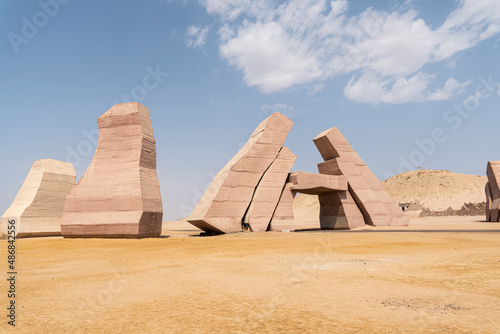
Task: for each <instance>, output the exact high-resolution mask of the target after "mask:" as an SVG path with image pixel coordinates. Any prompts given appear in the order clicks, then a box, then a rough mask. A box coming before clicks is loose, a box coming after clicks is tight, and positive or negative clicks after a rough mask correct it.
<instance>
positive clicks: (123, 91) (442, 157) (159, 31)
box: [0, 0, 500, 220]
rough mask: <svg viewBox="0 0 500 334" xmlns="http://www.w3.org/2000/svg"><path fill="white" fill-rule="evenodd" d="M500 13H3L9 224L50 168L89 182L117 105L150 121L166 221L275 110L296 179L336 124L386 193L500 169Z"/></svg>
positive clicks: (479, 4) (217, 0)
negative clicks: (16, 203)
mask: <svg viewBox="0 0 500 334" xmlns="http://www.w3.org/2000/svg"><path fill="white" fill-rule="evenodd" d="M499 59H500V1H498V0H460V1H458V0H441V1H432V0H413V1H405V0H387V1H385V0H383V1H367V0H365V1H364V0H357V1H347V0H336V1H323V0H290V1H272V0H268V1H263V0H184V1H183V0H141V1H139V0H136V1H135V0H127V1H123V0H107V1H96V0H85V1H84V0H40V1H14V0H0V101H1V107H0V110H1V112H0V115H1V116H0V124H1V125H2V137H3V140H2V143H1V145H0V159H1V163H0V168H1V169H0V185H1V188H0V211H2V212H4V211H5V210H6V209H7V208H8V207H9V206H10V204H11V203H12V201H13V199H14V197H15V195H16V193H17V191H18V190H19V188H20V187H21V185H22V183H23V181H24V179H25V177H26V175H27V173H28V171H29V169H30V167H31V164H32V163H33V162H34V161H35V160H37V159H48V158H50V159H57V160H62V161H68V162H71V163H72V164H73V165H74V167H75V170H76V173H77V180H78V179H79V178H80V177H81V176H82V175H83V174H84V173H85V170H86V169H87V167H88V166H89V164H90V161H91V160H92V156H93V154H94V151H95V148H96V144H97V118H98V117H99V116H100V115H102V114H103V113H105V112H106V111H107V110H108V109H109V108H111V107H112V106H113V105H114V104H115V103H121V102H131V101H137V102H140V103H142V104H144V105H145V106H146V107H148V108H149V111H150V114H151V120H152V125H153V130H154V134H155V138H156V146H157V171H158V178H159V182H160V187H161V193H162V200H163V209H164V220H173V219H178V218H182V217H185V216H187V215H189V213H190V212H191V210H192V209H193V208H194V206H195V205H196V204H197V202H198V200H199V199H200V198H201V195H202V194H203V193H204V191H205V189H206V188H207V187H208V185H209V184H210V182H211V180H212V178H213V177H214V176H215V174H216V173H217V172H218V171H219V170H220V169H221V168H222V167H223V166H224V165H225V164H226V163H227V162H228V161H229V160H230V159H231V157H232V156H233V155H234V154H235V153H236V152H237V151H238V150H239V149H240V148H241V147H242V145H243V144H244V143H245V142H246V140H247V139H248V137H249V136H250V135H251V133H252V132H253V130H254V129H255V127H256V126H257V125H258V124H259V123H260V122H261V121H262V120H263V119H264V118H266V117H267V116H269V115H271V114H272V113H273V112H281V113H283V114H284V115H286V116H288V117H289V118H290V119H292V120H293V121H294V127H293V129H292V131H291V132H290V134H289V136H288V138H287V141H286V143H285V145H286V146H287V147H288V148H290V150H291V151H292V152H293V153H294V154H295V155H297V161H296V163H295V165H294V167H293V168H292V170H293V171H298V170H301V171H306V172H317V167H316V165H317V164H318V163H320V162H321V161H322V159H321V155H320V154H319V152H318V151H317V149H316V147H315V146H314V144H313V141H312V139H313V138H314V137H316V136H317V135H318V134H319V133H321V132H323V131H324V130H326V129H329V128H331V127H333V126H337V127H338V128H339V130H340V131H341V132H342V133H343V134H344V136H345V137H346V138H347V139H348V140H349V142H350V143H351V145H352V146H353V147H354V149H355V150H356V151H357V152H358V154H359V155H360V156H361V158H362V159H363V160H364V161H365V163H366V164H367V165H368V167H370V169H371V170H372V171H373V172H374V173H375V175H376V176H377V177H378V178H379V179H380V180H384V179H386V178H388V177H390V176H392V175H395V174H398V173H400V172H404V171H408V170H415V169H417V168H418V167H422V168H428V169H445V170H449V171H452V172H456V173H464V174H476V175H485V170H486V163H487V161H490V160H500V149H499V147H498V143H499V142H500V133H499V131H498V127H497V126H498V124H500V67H499V66H498V61H499Z"/></svg>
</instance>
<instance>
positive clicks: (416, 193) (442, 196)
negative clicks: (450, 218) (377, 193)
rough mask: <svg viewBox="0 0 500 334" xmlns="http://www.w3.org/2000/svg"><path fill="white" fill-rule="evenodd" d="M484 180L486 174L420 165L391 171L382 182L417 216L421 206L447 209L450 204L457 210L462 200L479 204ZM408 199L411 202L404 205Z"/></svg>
mask: <svg viewBox="0 0 500 334" xmlns="http://www.w3.org/2000/svg"><path fill="white" fill-rule="evenodd" d="M486 182H488V178H487V177H486V176H480V175H468V174H459V173H453V172H450V171H447V170H431V169H422V170H414V171H409V172H404V173H401V174H398V175H395V176H393V177H390V178H388V179H387V180H384V181H382V185H383V187H384V188H385V190H386V191H387V193H389V195H390V196H391V197H392V198H393V199H394V201H395V202H396V203H399V204H400V207H401V208H404V209H405V214H407V215H413V216H418V215H419V214H420V212H421V211H422V209H423V208H428V209H429V210H430V211H433V212H434V211H435V212H444V211H447V212H451V211H450V210H448V208H450V207H451V209H452V210H453V212H457V211H460V210H462V207H463V206H464V204H465V203H474V204H480V203H482V202H484V201H485V197H484V194H485V185H486ZM411 203H413V204H414V205H413V206H412V207H410V208H407V206H408V205H410V204H411ZM418 205H421V207H418Z"/></svg>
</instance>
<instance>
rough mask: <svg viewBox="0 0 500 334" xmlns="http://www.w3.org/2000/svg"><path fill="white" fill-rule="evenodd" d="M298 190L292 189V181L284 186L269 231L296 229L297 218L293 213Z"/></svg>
mask: <svg viewBox="0 0 500 334" xmlns="http://www.w3.org/2000/svg"><path fill="white" fill-rule="evenodd" d="M295 194H296V192H295V191H293V190H292V183H289V182H288V183H286V184H285V187H284V188H283V192H282V194H281V197H280V200H279V202H278V205H277V206H276V211H274V215H273V218H272V219H271V224H270V225H269V231H279V232H282V231H289V232H291V231H294V230H295V219H294V213H293V199H294V197H295Z"/></svg>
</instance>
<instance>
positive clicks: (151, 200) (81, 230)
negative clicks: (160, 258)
mask: <svg viewBox="0 0 500 334" xmlns="http://www.w3.org/2000/svg"><path fill="white" fill-rule="evenodd" d="M98 125H99V141H98V144H97V149H96V152H95V154H94V157H93V159H92V162H91V164H90V166H89V168H88V169H87V171H86V172H85V174H84V175H83V177H82V178H81V179H80V181H78V183H77V184H76V185H75V187H74V188H73V189H72V190H71V192H70V194H69V195H68V197H67V198H66V203H65V206H64V213H63V218H62V234H63V236H64V237H110V238H111V237H114V238H143V237H158V236H160V234H161V227H162V216H163V208H162V201H161V194H160V185H159V182H158V176H157V174H156V142H155V138H154V134H153V128H152V125H151V119H150V115H149V110H148V109H147V108H146V107H145V106H143V105H142V104H140V103H137V102H131V103H120V104H116V105H114V106H113V107H112V108H111V109H109V110H108V111H107V112H106V113H104V114H103V115H102V116H101V117H99V119H98Z"/></svg>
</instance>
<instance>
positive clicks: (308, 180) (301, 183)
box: [290, 172, 347, 195]
mask: <svg viewBox="0 0 500 334" xmlns="http://www.w3.org/2000/svg"><path fill="white" fill-rule="evenodd" d="M290 182H291V183H293V186H292V190H294V191H296V192H299V193H303V194H308V195H319V194H323V193H329V192H332V191H347V178H346V177H345V176H343V175H326V174H315V173H306V172H293V173H291V174H290Z"/></svg>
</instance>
